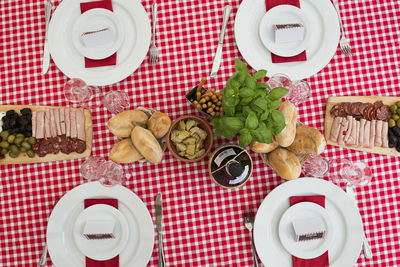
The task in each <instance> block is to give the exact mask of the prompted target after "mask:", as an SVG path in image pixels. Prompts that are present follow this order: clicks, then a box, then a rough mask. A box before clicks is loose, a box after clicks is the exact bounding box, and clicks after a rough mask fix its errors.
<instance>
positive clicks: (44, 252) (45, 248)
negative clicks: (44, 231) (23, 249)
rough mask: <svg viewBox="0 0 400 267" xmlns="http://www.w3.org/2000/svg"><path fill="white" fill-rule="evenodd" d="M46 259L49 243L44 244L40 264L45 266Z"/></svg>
mask: <svg viewBox="0 0 400 267" xmlns="http://www.w3.org/2000/svg"><path fill="white" fill-rule="evenodd" d="M46 261H47V244H46V245H44V248H43V251H42V255H41V256H40V259H39V265H40V266H44V265H45V264H46Z"/></svg>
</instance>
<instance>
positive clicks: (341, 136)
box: [338, 118, 349, 145]
mask: <svg viewBox="0 0 400 267" xmlns="http://www.w3.org/2000/svg"><path fill="white" fill-rule="evenodd" d="M340 125H341V127H340V131H339V137H338V144H339V145H344V144H345V143H344V136H345V134H344V133H345V132H346V131H347V128H348V127H349V122H348V121H347V119H345V118H343V120H342V122H341V123H340Z"/></svg>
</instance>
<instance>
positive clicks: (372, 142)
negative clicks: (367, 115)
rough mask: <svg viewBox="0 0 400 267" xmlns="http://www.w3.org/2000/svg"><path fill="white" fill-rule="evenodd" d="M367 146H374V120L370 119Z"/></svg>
mask: <svg viewBox="0 0 400 267" xmlns="http://www.w3.org/2000/svg"><path fill="white" fill-rule="evenodd" d="M369 136H370V137H369V147H370V148H374V147H375V136H376V120H373V121H371V128H370V133H369Z"/></svg>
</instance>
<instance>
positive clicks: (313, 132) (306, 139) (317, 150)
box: [288, 125, 326, 155]
mask: <svg viewBox="0 0 400 267" xmlns="http://www.w3.org/2000/svg"><path fill="white" fill-rule="evenodd" d="M325 146H326V142H325V138H324V136H323V134H322V133H321V132H320V131H318V130H317V129H315V128H312V127H309V126H305V125H302V126H300V127H297V129H296V137H295V139H294V141H293V143H292V144H291V145H290V146H289V147H288V149H289V150H290V151H293V152H294V153H296V154H300V155H304V154H321V153H322V152H323V151H324V150H325Z"/></svg>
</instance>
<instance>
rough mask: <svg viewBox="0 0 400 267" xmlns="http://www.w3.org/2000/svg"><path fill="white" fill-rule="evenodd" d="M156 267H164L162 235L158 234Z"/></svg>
mask: <svg viewBox="0 0 400 267" xmlns="http://www.w3.org/2000/svg"><path fill="white" fill-rule="evenodd" d="M158 267H165V261H164V250H163V243H162V234H161V233H158Z"/></svg>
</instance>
